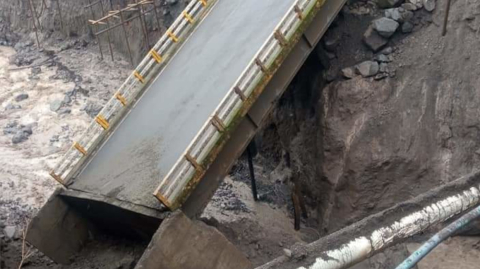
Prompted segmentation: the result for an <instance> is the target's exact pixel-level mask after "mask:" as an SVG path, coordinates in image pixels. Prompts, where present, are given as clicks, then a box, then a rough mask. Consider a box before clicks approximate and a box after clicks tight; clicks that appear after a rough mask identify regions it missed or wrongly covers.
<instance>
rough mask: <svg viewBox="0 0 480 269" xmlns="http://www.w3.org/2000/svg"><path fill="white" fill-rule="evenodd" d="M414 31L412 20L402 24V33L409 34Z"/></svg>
mask: <svg viewBox="0 0 480 269" xmlns="http://www.w3.org/2000/svg"><path fill="white" fill-rule="evenodd" d="M412 31H413V24H412V23H411V22H408V21H406V22H404V23H403V24H402V33H404V34H408V33H411V32H412Z"/></svg>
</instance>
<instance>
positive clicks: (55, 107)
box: [50, 100, 63, 112]
mask: <svg viewBox="0 0 480 269" xmlns="http://www.w3.org/2000/svg"><path fill="white" fill-rule="evenodd" d="M62 106H63V100H54V101H53V102H51V103H50V110H51V111H53V112H57V111H58V110H59V109H60V108H61V107H62Z"/></svg>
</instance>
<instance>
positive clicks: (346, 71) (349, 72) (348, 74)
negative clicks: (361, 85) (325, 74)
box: [342, 67, 355, 79]
mask: <svg viewBox="0 0 480 269" xmlns="http://www.w3.org/2000/svg"><path fill="white" fill-rule="evenodd" d="M342 76H343V77H344V78H347V79H351V78H354V77H355V69H354V68H353V67H346V68H343V69H342Z"/></svg>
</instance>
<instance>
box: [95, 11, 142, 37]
mask: <svg viewBox="0 0 480 269" xmlns="http://www.w3.org/2000/svg"><path fill="white" fill-rule="evenodd" d="M150 11H151V10H148V11H147V13H148V12H150ZM136 18H138V15H136V16H134V17H130V18H128V19H126V20H125V23H127V22H131V21H133V20H134V19H136ZM120 26H122V23H121V22H120V23H117V24H114V25H113V26H112V27H110V28H107V29H104V30H101V31H98V32H97V33H95V34H96V35H100V34H103V33H105V32H107V31H110V30H113V29H115V28H117V27H120Z"/></svg>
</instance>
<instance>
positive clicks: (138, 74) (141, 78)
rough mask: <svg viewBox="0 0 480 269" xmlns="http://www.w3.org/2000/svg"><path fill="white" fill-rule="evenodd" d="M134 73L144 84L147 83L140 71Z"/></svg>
mask: <svg viewBox="0 0 480 269" xmlns="http://www.w3.org/2000/svg"><path fill="white" fill-rule="evenodd" d="M133 75H134V76H135V77H136V78H137V79H138V80H139V81H140V82H141V83H142V84H145V79H144V78H143V76H142V75H140V73H138V71H135V72H133Z"/></svg>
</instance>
